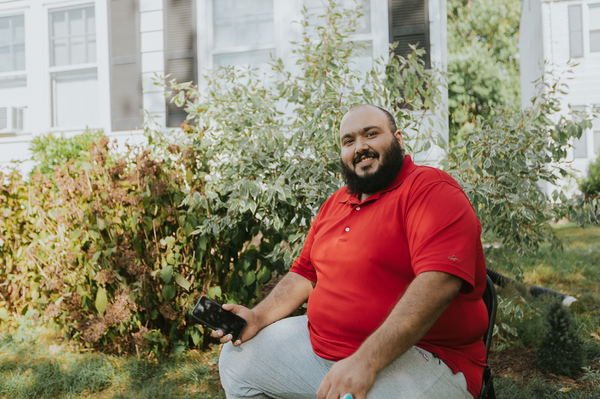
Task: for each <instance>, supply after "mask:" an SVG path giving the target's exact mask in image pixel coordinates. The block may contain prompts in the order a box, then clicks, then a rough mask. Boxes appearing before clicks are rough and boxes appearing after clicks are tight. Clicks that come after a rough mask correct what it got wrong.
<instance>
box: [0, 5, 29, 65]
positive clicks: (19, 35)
mask: <svg viewBox="0 0 600 399" xmlns="http://www.w3.org/2000/svg"><path fill="white" fill-rule="evenodd" d="M24 69H25V20H24V17H23V15H13V16H9V17H0V72H11V71H22V70H24Z"/></svg>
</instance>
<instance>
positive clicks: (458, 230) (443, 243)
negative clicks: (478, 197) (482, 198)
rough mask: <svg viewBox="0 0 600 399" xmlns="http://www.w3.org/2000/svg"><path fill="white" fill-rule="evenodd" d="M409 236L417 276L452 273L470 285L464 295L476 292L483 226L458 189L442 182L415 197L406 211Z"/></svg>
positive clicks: (466, 286)
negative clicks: (436, 272)
mask: <svg viewBox="0 0 600 399" xmlns="http://www.w3.org/2000/svg"><path fill="white" fill-rule="evenodd" d="M406 232H407V239H408V245H409V250H410V256H411V263H412V267H413V270H414V273H415V275H419V274H420V273H423V272H426V271H441V272H445V273H449V274H452V275H455V276H457V277H459V278H461V279H462V280H464V281H465V282H466V283H467V284H468V285H465V284H463V288H462V290H461V292H463V293H468V292H471V291H472V290H473V288H474V286H475V274H476V263H477V251H478V242H480V241H479V239H480V238H479V236H480V234H481V224H480V223H479V220H478V219H477V216H476V215H475V211H474V210H473V207H472V206H471V204H470V202H469V199H468V198H467V196H466V195H465V194H464V192H463V191H462V190H461V189H460V188H459V187H458V186H457V185H456V186H455V185H454V184H451V183H450V182H447V181H443V180H442V181H437V182H434V183H431V184H429V185H427V186H425V187H424V188H422V189H421V190H419V191H417V192H416V193H414V194H413V195H412V196H411V197H410V200H409V203H408V204H407V208H406Z"/></svg>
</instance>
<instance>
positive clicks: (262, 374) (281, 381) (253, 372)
mask: <svg viewBox="0 0 600 399" xmlns="http://www.w3.org/2000/svg"><path fill="white" fill-rule="evenodd" d="M307 321H308V319H307V317H306V316H299V317H291V318H287V319H283V320H280V321H278V322H277V323H274V324H272V325H270V326H268V327H266V328H265V329H263V330H262V331H260V332H259V333H258V334H257V335H256V336H255V337H254V338H252V339H251V340H249V341H247V342H244V343H243V344H242V345H240V346H239V347H234V346H233V345H232V344H231V343H227V344H225V345H224V346H223V349H222V351H221V357H220V359H219V372H220V375H221V383H222V384H223V387H224V388H225V392H226V394H227V398H228V399H237V398H273V399H300V398H315V397H316V396H317V390H318V389H319V385H320V384H321V380H322V379H323V378H324V377H325V374H327V372H328V371H329V369H330V368H331V366H332V365H333V364H334V362H333V361H330V360H325V359H322V358H320V357H319V356H317V355H316V354H315V353H314V352H313V349H312V346H311V344H310V337H309V333H308V328H307V324H306V323H307ZM368 398H369V399H386V398H394V399H397V398H406V399H416V398H420V399H435V398H443V399H473V396H472V395H471V394H470V393H469V391H467V382H466V380H465V377H464V375H463V373H457V374H453V373H452V370H451V369H450V368H449V367H448V366H447V365H446V364H445V363H444V362H442V361H440V360H439V359H438V358H436V357H435V356H433V354H431V353H430V352H427V351H425V350H423V349H419V348H416V347H413V348H412V349H410V350H409V351H407V352H406V353H405V354H403V355H402V356H400V357H399V358H398V359H396V360H395V361H394V362H392V363H391V364H390V365H388V366H387V367H386V368H385V369H383V370H382V371H381V372H380V373H379V374H378V375H377V379H376V380H375V384H374V385H373V388H371V390H370V391H369V394H368Z"/></svg>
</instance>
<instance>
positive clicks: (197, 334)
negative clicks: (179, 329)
mask: <svg viewBox="0 0 600 399" xmlns="http://www.w3.org/2000/svg"><path fill="white" fill-rule="evenodd" d="M190 337H192V342H194V345H198V344H199V343H200V331H198V329H197V328H196V327H195V326H194V327H192V328H191V329H190Z"/></svg>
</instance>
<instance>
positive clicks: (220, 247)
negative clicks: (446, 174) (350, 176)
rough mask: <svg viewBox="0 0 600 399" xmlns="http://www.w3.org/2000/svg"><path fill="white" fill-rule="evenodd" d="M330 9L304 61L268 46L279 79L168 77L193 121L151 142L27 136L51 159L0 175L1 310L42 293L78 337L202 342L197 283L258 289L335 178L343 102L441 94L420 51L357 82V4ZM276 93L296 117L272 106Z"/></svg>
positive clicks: (135, 344)
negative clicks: (117, 147)
mask: <svg viewBox="0 0 600 399" xmlns="http://www.w3.org/2000/svg"><path fill="white" fill-rule="evenodd" d="M329 13H330V16H331V17H330V19H329V20H328V24H327V25H326V26H323V27H322V29H319V30H318V32H319V34H320V35H321V40H320V42H319V43H316V42H314V41H312V40H305V41H303V42H302V43H301V44H300V45H298V48H297V50H296V54H297V55H298V58H299V70H300V73H299V75H293V76H292V74H291V73H289V72H287V71H285V70H284V68H283V64H282V62H281V61H277V62H275V63H274V65H273V68H274V73H275V74H277V76H278V77H279V79H280V80H279V81H274V80H272V79H275V77H273V78H270V79H262V78H261V77H259V76H257V75H256V73H255V72H254V71H247V70H239V69H232V68H224V69H219V70H216V71H215V72H214V73H212V74H211V75H210V76H208V77H207V78H206V79H207V81H208V82H209V87H210V88H211V90H207V91H204V92H202V93H200V92H198V91H197V90H196V89H195V88H194V87H192V86H191V85H190V84H186V83H183V84H177V83H175V82H172V84H171V85H170V86H171V89H173V90H174V91H176V92H177V94H176V96H175V97H174V101H175V102H177V103H178V104H179V105H183V104H184V103H185V101H184V100H185V99H188V101H187V110H188V112H189V114H190V119H195V122H196V123H194V124H189V123H185V124H184V125H182V132H181V133H180V134H179V135H177V133H175V134H173V133H169V134H164V133H162V132H160V131H158V130H153V129H151V128H149V127H148V128H147V129H146V134H147V137H148V142H149V146H148V148H129V149H128V150H127V151H126V152H125V153H123V154H117V153H115V152H114V151H112V150H111V149H110V148H109V140H108V138H106V137H101V138H100V139H99V140H90V141H91V144H90V149H89V152H88V153H84V154H82V153H81V152H80V151H79V147H78V146H79V144H80V142H79V141H78V142H77V143H75V142H73V141H69V140H71V139H60V138H54V137H48V138H45V139H44V140H40V141H39V142H36V144H35V146H34V147H33V148H32V149H33V150H34V152H35V151H39V152H44V151H47V150H48V151H49V152H53V151H54V152H53V154H52V155H49V156H48V158H44V157H41V158H40V159H42V161H43V164H44V165H46V166H45V167H44V168H45V169H43V170H44V171H46V172H48V170H49V168H50V165H51V164H53V163H54V165H52V174H49V173H46V174H43V173H42V174H35V175H33V176H32V177H31V181H30V182H29V183H27V182H25V181H24V180H23V179H22V178H20V176H19V175H18V174H16V173H13V174H12V175H2V176H0V178H1V180H0V184H1V185H0V187H1V189H2V191H0V209H2V213H0V240H1V241H0V255H1V256H3V258H4V259H5V260H6V261H7V262H10V266H9V267H8V268H5V269H2V270H0V282H2V283H3V284H1V285H0V287H1V288H0V293H2V294H3V297H2V298H0V301H1V302H0V308H1V309H0V316H2V315H4V316H5V317H7V318H9V317H10V315H12V314H16V313H21V314H23V313H25V312H27V311H28V310H30V309H40V310H41V313H42V315H43V317H47V318H52V319H53V320H54V321H55V322H56V323H58V325H59V326H61V328H62V329H63V331H64V333H65V335H66V338H68V339H69V340H70V341H71V342H73V343H74V344H80V345H81V344H84V345H86V346H88V347H97V348H104V349H108V350H112V351H123V350H125V351H132V350H134V349H135V350H137V351H141V352H149V351H152V352H154V353H155V354H156V355H157V356H159V355H161V354H163V353H165V352H167V351H172V352H174V353H180V352H181V351H183V350H184V349H185V348H187V347H189V346H193V345H197V344H199V343H200V342H202V334H203V333H204V331H203V330H202V328H200V327H198V326H197V325H195V324H194V323H191V320H190V319H189V317H188V315H189V311H190V310H191V308H192V306H193V305H194V303H195V302H196V300H197V299H198V297H199V296H200V295H202V294H207V295H209V296H212V297H218V298H219V299H220V300H221V301H229V302H238V303H245V304H247V305H251V304H252V303H253V302H254V301H255V300H256V298H258V296H259V294H260V286H261V284H263V283H266V282H267V281H269V279H270V278H271V276H272V275H273V274H274V273H283V272H284V271H285V270H287V269H288V268H289V266H290V265H291V261H292V259H293V258H294V257H295V256H296V254H297V253H298V251H299V249H300V247H301V244H302V242H303V237H304V235H305V234H306V232H307V229H308V226H309V225H310V220H311V219H312V218H313V217H314V215H315V214H316V211H317V210H318V208H319V206H320V205H321V204H322V202H323V201H324V200H325V199H326V198H327V197H328V196H329V195H330V194H331V193H332V192H333V191H335V190H337V189H338V188H339V187H340V185H341V180H340V177H339V175H338V170H339V160H338V150H337V145H338V140H337V139H335V135H336V131H337V129H338V127H339V121H340V118H341V116H342V115H343V113H344V112H345V110H347V109H348V108H349V107H350V106H352V105H353V104H357V103H363V102H376V103H378V104H380V105H382V106H386V107H388V108H392V105H393V104H400V103H402V104H404V105H406V106H408V107H411V108H414V109H422V110H423V111H424V112H425V111H426V109H427V108H428V107H431V106H432V105H433V104H434V103H436V100H435V99H436V98H437V97H439V93H440V92H439V90H437V89H435V88H434V87H433V86H434V80H433V76H434V72H433V71H426V70H425V69H424V66H423V62H422V61H421V60H420V59H419V58H418V57H417V55H418V54H421V55H422V52H420V53H417V54H413V55H411V56H409V57H408V59H404V58H396V57H394V58H391V60H390V62H389V63H387V64H386V65H380V64H378V65H377V68H378V69H376V70H374V71H373V72H372V73H371V74H370V75H369V77H367V81H368V84H367V85H366V86H362V87H361V83H360V80H359V78H358V77H357V76H356V75H357V73H356V71H355V70H354V67H353V64H352V63H351V61H350V60H351V59H352V56H353V54H355V51H356V47H357V46H356V45H355V43H352V42H351V41H350V42H349V41H347V37H348V34H349V33H350V32H351V31H352V29H353V27H354V26H355V24H356V14H355V13H353V12H352V11H350V10H344V11H341V12H340V13H339V14H338V13H337V9H335V8H334V6H333V5H330V9H329ZM384 69H387V71H388V75H387V76H386V75H385V74H383V70H384ZM401 93H403V94H404V97H401V96H400V94H401ZM436 96H437V97H436ZM282 100H285V101H287V102H288V108H289V111H290V112H289V114H294V115H295V117H294V118H292V119H290V118H289V114H288V115H286V114H283V113H282V112H280V111H278V105H281V101H282ZM397 113H398V115H400V118H399V122H400V123H402V126H404V127H413V128H415V127H417V126H418V121H417V118H415V117H414V116H413V115H412V114H411V113H410V112H408V111H406V112H405V111H402V110H401V109H397ZM425 131H426V129H425ZM62 140H66V141H65V142H63V141H62ZM78 143H79V144H78ZM417 145H418V143H417ZM421 145H422V143H421ZM50 149H52V150H50ZM69 157H70V158H71V159H70V160H68V161H67V159H68V158H69ZM36 159H37V156H36ZM56 160H60V161H57V162H55V161H56ZM38 170H42V168H41V166H40V168H38ZM2 309H3V310H2Z"/></svg>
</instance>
